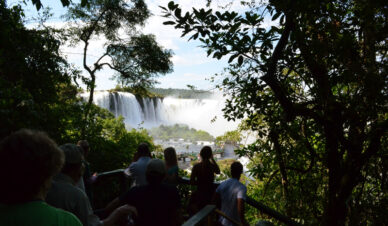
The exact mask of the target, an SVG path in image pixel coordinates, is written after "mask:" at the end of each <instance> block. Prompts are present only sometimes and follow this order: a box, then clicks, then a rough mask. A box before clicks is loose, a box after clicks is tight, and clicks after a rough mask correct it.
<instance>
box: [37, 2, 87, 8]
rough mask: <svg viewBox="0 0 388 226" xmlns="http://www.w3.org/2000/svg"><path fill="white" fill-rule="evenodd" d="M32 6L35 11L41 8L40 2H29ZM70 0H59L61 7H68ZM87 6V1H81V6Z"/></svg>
mask: <svg viewBox="0 0 388 226" xmlns="http://www.w3.org/2000/svg"><path fill="white" fill-rule="evenodd" d="M31 1H32V4H33V5H35V6H36V9H37V10H40V9H41V8H42V6H43V5H42V2H41V1H40V0H31ZM70 2H71V0H61V3H62V5H63V6H69V5H70ZM87 5H88V0H81V6H83V7H84V6H87Z"/></svg>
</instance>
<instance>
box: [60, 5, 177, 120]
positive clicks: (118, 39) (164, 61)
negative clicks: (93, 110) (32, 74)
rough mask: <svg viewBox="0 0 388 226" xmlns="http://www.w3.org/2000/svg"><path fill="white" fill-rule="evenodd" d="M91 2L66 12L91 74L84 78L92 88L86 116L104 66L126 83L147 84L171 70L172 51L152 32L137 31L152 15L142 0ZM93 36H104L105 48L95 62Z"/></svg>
mask: <svg viewBox="0 0 388 226" xmlns="http://www.w3.org/2000/svg"><path fill="white" fill-rule="evenodd" d="M88 4H89V6H88V7H82V5H81V4H72V5H71V6H70V7H69V12H68V14H67V16H66V18H67V20H68V21H70V22H71V27H69V28H68V35H69V36H68V37H69V38H70V41H71V43H72V44H74V45H75V44H78V43H82V44H83V67H84V69H85V70H86V71H87V72H88V74H89V76H90V79H86V78H84V81H85V82H86V84H87V87H88V89H89V90H90V95H89V100H88V105H89V107H88V108H86V110H85V116H84V118H85V120H86V119H87V118H88V114H89V112H90V106H91V105H92V102H93V93H94V87H95V81H96V73H97V72H98V71H100V70H101V69H103V68H104V67H108V68H110V69H112V70H114V71H115V72H116V73H117V75H116V77H118V78H119V79H120V80H122V81H124V83H126V85H128V84H131V85H133V86H145V87H149V86H152V84H154V83H155V81H154V80H153V78H154V77H155V76H157V75H158V73H161V74H165V73H168V72H171V70H172V63H171V60H170V58H171V56H172V52H171V51H170V50H164V49H163V48H162V47H161V46H159V45H158V44H157V42H156V41H155V37H154V36H153V35H144V34H141V33H140V32H139V31H138V27H139V26H143V25H144V22H145V20H146V19H147V18H148V17H149V15H150V13H149V11H148V9H147V6H146V4H145V3H144V1H143V0H132V1H124V0H90V1H88ZM123 32H124V33H125V34H122V33H123ZM93 38H99V39H100V40H101V39H104V40H105V43H104V46H105V49H104V50H103V53H102V55H101V56H99V58H98V59H97V60H96V61H95V62H94V63H92V64H88V52H89V51H90V50H89V44H90V42H91V41H92V39H93Z"/></svg>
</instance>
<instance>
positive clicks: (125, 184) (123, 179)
mask: <svg viewBox="0 0 388 226" xmlns="http://www.w3.org/2000/svg"><path fill="white" fill-rule="evenodd" d="M115 176H117V177H119V178H120V183H121V186H120V192H121V193H124V192H125V191H127V190H128V189H129V178H128V176H127V175H126V174H125V173H124V169H117V170H113V171H108V172H103V173H99V174H98V180H101V179H102V178H104V177H115ZM178 182H179V183H180V184H186V185H190V180H189V179H188V178H180V179H179V180H178ZM215 184H216V186H218V185H219V183H217V182H215ZM246 203H247V204H248V205H250V206H252V207H254V208H256V209H257V210H259V211H260V212H261V213H264V214H266V215H268V216H270V217H272V218H274V219H276V220H278V221H280V222H282V223H284V224H286V225H291V226H300V225H301V224H299V223H297V222H296V221H294V220H293V219H291V218H290V217H287V216H285V215H283V214H281V213H280V212H278V211H276V210H274V209H272V208H270V207H268V206H266V205H264V204H263V203H261V202H258V201H256V200H254V199H252V198H251V197H249V196H247V199H246ZM209 206H211V207H209ZM213 207H214V208H213ZM215 210H216V208H215V206H214V205H208V206H205V207H204V208H203V209H202V210H200V211H199V212H198V213H197V214H195V215H194V216H192V217H191V218H190V219H189V220H188V221H187V222H186V223H184V224H183V225H185V226H187V225H196V224H198V223H199V222H201V221H203V220H204V219H205V218H206V217H208V216H209V214H211V213H212V212H214V211H215ZM189 223H190V224H189Z"/></svg>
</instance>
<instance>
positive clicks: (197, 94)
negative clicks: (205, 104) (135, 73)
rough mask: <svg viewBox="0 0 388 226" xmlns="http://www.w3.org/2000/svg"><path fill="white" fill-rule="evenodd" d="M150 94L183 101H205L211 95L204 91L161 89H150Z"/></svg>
mask: <svg viewBox="0 0 388 226" xmlns="http://www.w3.org/2000/svg"><path fill="white" fill-rule="evenodd" d="M149 91H150V92H151V93H154V94H155V95H157V96H163V97H166V96H174V97H178V98H184V99H206V98H210V97H211V95H212V93H211V92H209V91H205V90H192V89H171V88H170V89H162V88H151V89H149Z"/></svg>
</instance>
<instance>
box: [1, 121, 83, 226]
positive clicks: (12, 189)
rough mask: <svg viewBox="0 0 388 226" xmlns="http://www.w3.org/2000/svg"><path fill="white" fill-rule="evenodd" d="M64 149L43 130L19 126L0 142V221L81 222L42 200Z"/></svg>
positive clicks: (20, 225) (9, 225) (11, 225)
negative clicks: (20, 127) (21, 128)
mask: <svg viewBox="0 0 388 226" xmlns="http://www.w3.org/2000/svg"><path fill="white" fill-rule="evenodd" d="M63 163H64V156H63V153H62V152H61V151H60V150H59V149H58V147H57V145H56V144H55V142H54V141H53V140H51V139H50V138H49V137H48V136H47V135H46V134H45V133H43V132H38V131H32V130H26V129H23V130H19V131H17V132H15V133H13V134H11V135H9V136H8V137H6V138H4V139H3V140H2V141H1V142H0V180H1V181H2V183H1V186H0V225H7V226H14V225H15V226H24V225H42V226H45V225H58V226H67V225H69V226H70V225H71V226H82V224H81V222H80V221H79V220H78V218H77V217H76V216H74V215H73V214H72V213H69V212H67V211H64V210H61V209H57V208H54V207H52V206H49V205H48V204H47V203H45V201H44V199H45V197H46V193H47V191H48V189H49V188H50V185H51V180H52V178H53V176H54V175H56V174H57V173H58V172H59V170H60V169H61V168H62V165H63Z"/></svg>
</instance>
